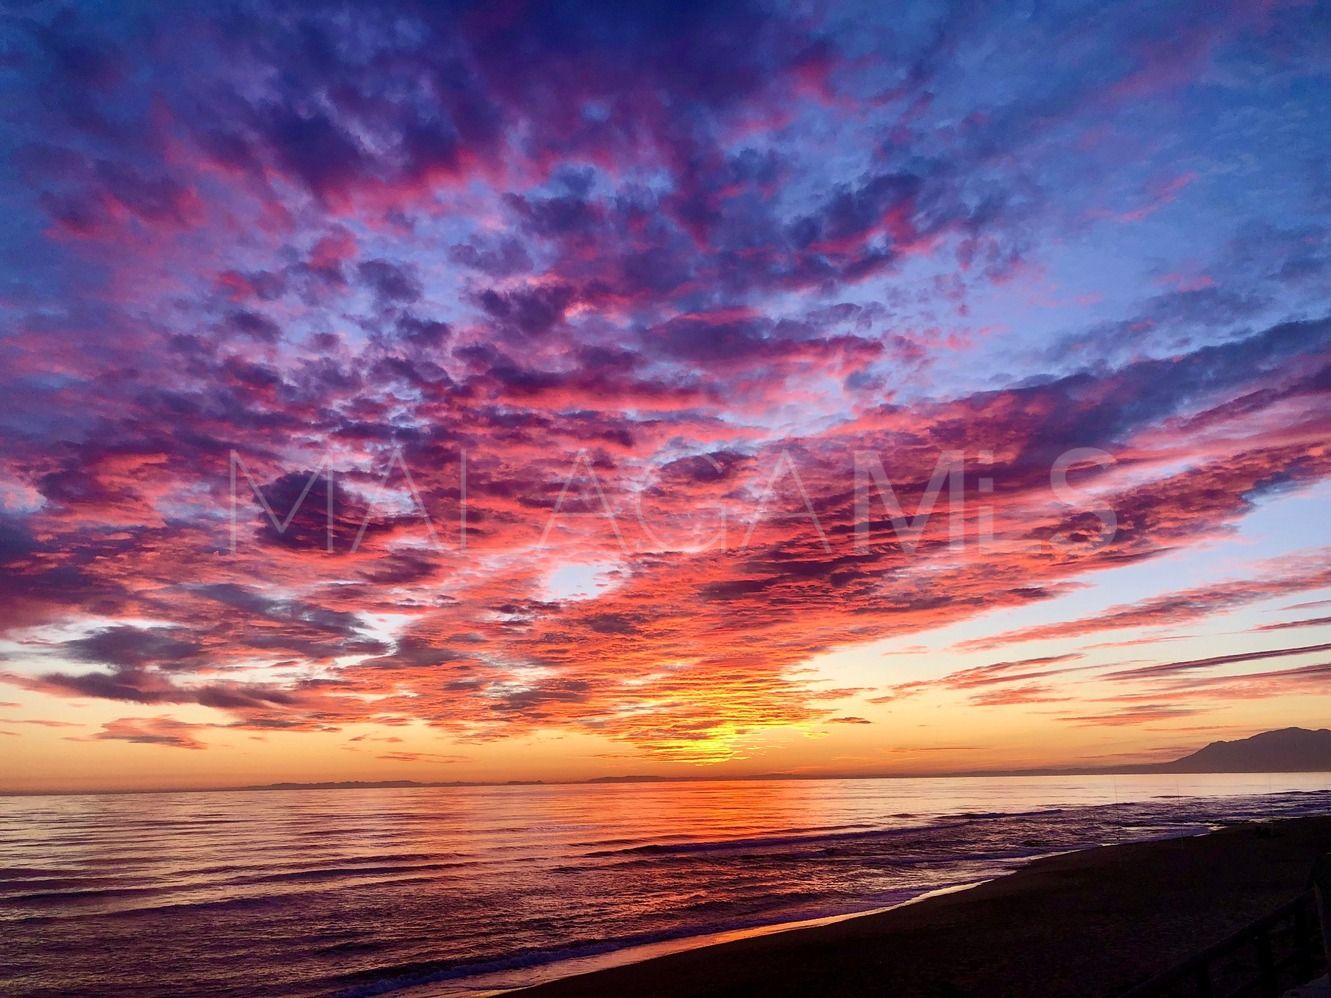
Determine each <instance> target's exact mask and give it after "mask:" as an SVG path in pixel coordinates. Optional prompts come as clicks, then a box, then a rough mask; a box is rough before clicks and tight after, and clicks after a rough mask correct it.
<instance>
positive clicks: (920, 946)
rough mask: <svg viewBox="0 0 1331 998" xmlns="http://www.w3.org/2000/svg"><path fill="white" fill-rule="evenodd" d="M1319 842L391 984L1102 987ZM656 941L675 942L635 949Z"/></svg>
mask: <svg viewBox="0 0 1331 998" xmlns="http://www.w3.org/2000/svg"><path fill="white" fill-rule="evenodd" d="M1328 851H1331V815H1325V816H1310V817H1300V818H1288V819H1280V820H1277V821H1271V822H1249V823H1241V824H1236V825H1232V826H1228V827H1223V828H1219V829H1216V830H1213V831H1211V832H1208V833H1205V834H1200V835H1191V836H1174V837H1168V838H1155V839H1150V840H1144V841H1137V842H1129V843H1123V844H1117V845H1101V846H1093V847H1090V848H1087V849H1081V850H1075V851H1072V852H1062V853H1056V854H1052V855H1047V856H1041V857H1038V858H1035V859H1033V860H1031V861H1030V862H1029V863H1027V864H1025V865H1023V866H1022V867H1021V868H1020V869H1018V870H1016V871H1014V872H1011V873H1008V874H1006V875H1003V876H999V877H995V878H993V879H989V880H984V881H979V882H975V883H970V884H964V885H956V886H953V887H951V888H946V889H943V890H941V891H931V892H928V893H926V894H922V895H919V896H917V897H915V898H911V899H908V900H906V901H903V902H902V903H900V904H896V905H891V906H888V907H887V908H882V909H874V910H870V911H864V912H857V913H850V914H846V915H840V916H831V917H829V918H826V919H815V920H813V921H812V923H806V922H794V923H776V924H774V925H771V926H767V927H762V928H759V929H741V930H735V933H736V934H737V935H736V934H730V933H723V934H720V935H729V936H733V937H732V938H726V939H719V938H712V937H710V936H701V937H687V938H683V939H679V940H674V941H667V942H666V943H662V944H649V945H648V946H644V947H632V948H628V949H625V950H618V951H613V952H610V953H605V954H597V955H594V956H591V957H585V958H581V959H579V958H573V959H571V960H568V961H559V962H557V963H552V964H549V965H547V967H546V968H542V969H544V970H546V971H548V972H554V971H556V968H557V969H558V971H560V972H561V973H558V974H557V975H556V974H554V973H551V978H552V979H547V980H541V981H532V982H531V983H529V984H527V985H523V986H520V987H517V988H516V989H515V988H513V987H511V986H510V987H504V986H502V985H500V986H499V987H493V988H489V989H486V988H484V987H483V978H472V979H471V980H470V981H466V980H458V981H456V982H447V983H446V982H438V983H436V984H435V985H433V986H415V987H411V988H409V989H405V990H404V991H403V992H402V993H403V994H410V995H417V996H419V998H453V996H460V995H470V996H472V998H488V996H494V995H501V994H502V995H515V996H516V995H520V996H523V998H601V996H607V998H609V996H618V995H624V994H632V995H635V998H653V996H659V998H688V996H697V998H703V996H715V995H727V996H730V995H734V996H748V995H752V996H755V998H757V996H764V998H766V996H773V995H790V996H792V998H794V996H797V995H807V994H820V995H829V996H845V998H859V996H866V998H867V996H869V995H880V994H885V993H886V994H895V995H903V996H905V995H938V996H953V998H955V996H966V995H971V994H975V995H980V994H984V995H1004V994H1010V995H1014V996H1015V995H1025V994H1041V995H1047V996H1056V995H1067V996H1069V998H1071V996H1074V995H1075V996H1086V995H1106V996H1109V995H1114V994H1117V993H1119V992H1121V991H1123V990H1126V989H1127V988H1129V987H1131V986H1132V985H1134V984H1136V983H1140V981H1142V980H1145V979H1147V978H1148V977H1150V976H1152V975H1154V974H1156V973H1159V972H1161V971H1164V970H1167V969H1168V968H1170V967H1172V966H1173V965H1175V964H1177V963H1179V962H1181V961H1182V960H1184V959H1187V958H1188V957H1190V956H1191V955H1193V953H1195V952H1196V951H1198V950H1200V949H1202V948H1204V947H1205V946H1206V945H1208V944H1210V943H1213V942H1215V941H1217V940H1219V939H1223V938H1225V937H1226V936H1228V935H1229V934H1231V933H1232V932H1234V931H1236V930H1237V929H1239V928H1242V927H1243V926H1244V925H1246V924H1248V923H1249V922H1251V921H1253V920H1255V919H1257V918H1259V917H1261V916H1262V915H1264V914H1266V913H1267V912H1268V911H1270V910H1272V909H1274V908H1276V907H1278V906H1279V905H1280V904H1282V903H1284V902H1285V901H1288V900H1290V899H1291V898H1293V897H1295V896H1296V895H1297V894H1299V893H1300V892H1301V891H1302V890H1303V889H1305V888H1306V886H1307V882H1308V878H1309V875H1310V871H1311V869H1312V864H1313V861H1314V860H1315V859H1316V857H1317V856H1319V855H1321V854H1322V853H1324V852H1328ZM700 940H708V941H702V942H700ZM656 946H673V947H675V948H672V949H671V950H670V951H669V952H666V953H661V952H656V953H646V952H644V951H645V950H651V949H653V948H655V947H656ZM596 962H600V963H602V965H601V966H591V964H593V963H596ZM577 963H585V964H586V966H585V967H584V968H583V969H580V970H577V971H575V972H574V973H571V974H570V973H568V971H570V970H572V969H573V965H574V964H577ZM532 970H536V968H532ZM486 976H487V977H488V976H489V975H486ZM1090 981H1094V982H1097V983H1096V984H1095V985H1088V983H1087V982H1090ZM468 985H470V987H469V986H468ZM1088 987H1089V988H1090V989H1089V990H1088ZM427 988H428V990H427ZM445 988H447V990H445Z"/></svg>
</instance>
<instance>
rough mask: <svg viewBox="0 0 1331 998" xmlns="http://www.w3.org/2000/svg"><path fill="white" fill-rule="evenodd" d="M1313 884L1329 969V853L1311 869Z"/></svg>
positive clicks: (1330, 855)
mask: <svg viewBox="0 0 1331 998" xmlns="http://www.w3.org/2000/svg"><path fill="white" fill-rule="evenodd" d="M1313 884H1314V886H1316V888H1317V917H1318V919H1319V920H1320V921H1321V923H1322V947H1323V948H1324V949H1325V950H1326V964H1327V966H1328V967H1331V852H1329V853H1327V854H1326V855H1325V856H1323V857H1322V858H1321V859H1319V860H1318V861H1317V864H1316V865H1315V866H1314V867H1313Z"/></svg>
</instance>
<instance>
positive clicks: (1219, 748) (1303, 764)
mask: <svg viewBox="0 0 1331 998" xmlns="http://www.w3.org/2000/svg"><path fill="white" fill-rule="evenodd" d="M1151 769H1152V770H1153V771H1155V772H1159V773H1326V772H1331V731H1328V730H1327V729H1326V728H1320V729H1318V730H1317V731H1309V730H1308V729H1307V728H1281V729H1280V730H1279V731H1263V732H1262V733H1261V734H1259V735H1253V736H1252V737H1251V738H1240V739H1239V740H1238V741H1234V742H1212V743H1211V744H1210V745H1208V746H1206V748H1204V749H1199V750H1198V751H1196V752H1194V753H1192V755H1187V756H1184V757H1183V758H1182V759H1176V760H1175V761H1174V762H1166V763H1162V764H1160V765H1158V766H1154V767H1151Z"/></svg>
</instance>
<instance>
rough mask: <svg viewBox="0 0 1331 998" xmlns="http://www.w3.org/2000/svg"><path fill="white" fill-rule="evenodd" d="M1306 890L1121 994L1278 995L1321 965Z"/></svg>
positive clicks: (1311, 898)
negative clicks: (1227, 936) (1199, 951)
mask: <svg viewBox="0 0 1331 998" xmlns="http://www.w3.org/2000/svg"><path fill="white" fill-rule="evenodd" d="M1317 909H1318V905H1317V896H1316V892H1315V891H1312V890H1309V891H1307V892H1305V893H1303V894H1300V895H1299V896H1298V897H1296V898H1295V899H1294V900H1293V901H1290V902H1289V903H1288V904H1286V905H1283V906H1282V907H1280V908H1278V909H1277V910H1275V911H1273V912H1271V914H1269V915H1267V916H1266V917H1265V918H1259V919H1258V920H1257V921H1255V922H1253V923H1252V924H1251V925H1249V926H1247V927H1246V928H1244V929H1241V930H1239V931H1238V932H1236V933H1234V934H1233V935H1232V936H1230V937H1229V938H1228V939H1225V940H1223V941H1221V942H1218V943H1216V944H1215V945H1214V946H1212V947H1210V948H1209V949H1206V950H1204V951H1203V952H1201V953H1198V954H1197V955H1196V956H1194V957H1192V958H1191V959H1190V960H1187V961H1186V962H1184V963H1181V964H1179V965H1178V966H1177V967H1174V968H1173V969H1172V970H1168V971H1166V972H1165V973H1163V974H1160V975H1159V976H1158V977H1153V978H1151V980H1149V981H1146V982H1145V983H1144V984H1139V985H1137V986H1136V987H1135V988H1133V989H1131V990H1130V991H1127V992H1125V993H1124V994H1123V996H1122V998H1185V996H1186V998H1241V996H1247V995H1252V996H1255V998H1280V996H1281V995H1282V994H1284V993H1285V991H1287V990H1288V989H1289V988H1291V987H1293V986H1294V985H1296V984H1302V983H1304V982H1306V981H1309V980H1311V979H1312V978H1314V977H1316V976H1317V974H1318V973H1320V972H1321V971H1322V969H1323V968H1324V967H1325V959H1324V956H1323V951H1322V936H1321V933H1320V931H1319V928H1318V915H1317Z"/></svg>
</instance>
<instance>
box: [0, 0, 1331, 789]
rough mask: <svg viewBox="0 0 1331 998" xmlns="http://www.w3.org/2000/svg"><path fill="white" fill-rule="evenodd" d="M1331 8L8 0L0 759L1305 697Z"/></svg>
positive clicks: (911, 762)
mask: <svg viewBox="0 0 1331 998" xmlns="http://www.w3.org/2000/svg"><path fill="white" fill-rule="evenodd" d="M1328 83H1331V5H1328V4H1327V3H1284V2H1280V0H1273V2H1240V3H1232V4H1227V3H1212V2H1206V3H1202V2H1197V3H1187V2H1181V3H1167V4H1159V3H1122V4H1112V5H1102V4H1094V3H1052V2H1045V0H1019V2H1017V3H1014V4H1010V5H992V4H983V3H959V4H954V5H939V4H926V3H918V2H907V3H901V4H881V3H837V2H833V3H823V2H817V3H796V4H764V3H706V4H698V5H695V4H689V3H679V2H660V3H653V2H646V3H640V4H631V5H608V4H607V5H599V4H573V3H564V4H558V3H525V2H518V0H513V2H510V0H504V2H499V3H487V4H468V3H410V2H406V3H383V4H375V5H353V4H340V3H319V2H313V3H308V4H300V5H287V4H274V3H271V2H260V0H255V2H235V3H218V2H202V3H198V4H158V3H134V2H125V3H115V4H111V3H105V4H99V3H79V4H64V3H41V2H38V3H27V4H25V3H17V4H11V5H9V6H8V7H7V10H6V13H5V14H4V15H3V20H2V21H0V88H2V89H0V95H2V97H3V106H4V108H5V112H4V114H3V116H2V119H3V120H2V122H0V145H2V146H3V152H4V155H3V156H2V157H0V209H2V210H0V760H3V765H2V766H0V789H11V790H60V789H98V788H102V789H105V788H120V787H126V788H152V787H183V786H230V785H243V784H248V783H266V782H271V781H275V780H345V779H416V780H507V779H550V780H556V779H581V778H588V777H595V776H602V775H613V774H630V773H632V774H661V775H705V776H726V775H736V776H738V775H749V774H760V773H798V774H801V775H814V774H889V773H931V772H945V771H958V770H985V769H1003V768H1014V767H1024V766H1050V765H1072V766H1106V765H1114V764H1119V763H1128V762H1139V761H1151V760H1159V759H1166V758H1171V757H1174V756H1177V755H1180V754H1182V753H1184V752H1186V751H1190V750H1192V749H1194V748H1196V747H1198V746H1200V745H1202V744H1205V743H1206V742H1209V741H1212V740H1215V739H1217V738H1235V737H1243V736H1246V735H1249V734H1252V733H1254V732H1256V731H1261V730H1265V729H1269V728H1277V727H1285V726H1291V725H1299V726H1305V727H1320V726H1323V725H1324V724H1325V719H1326V718H1327V717H1328V716H1331V559H1329V558H1328V555H1329V554H1331V517H1328V509H1329V508H1331V507H1329V506H1328V504H1329V503H1331V481H1328V479H1331V446H1329V444H1328V441H1329V440H1331V404H1329V403H1331V394H1329V393H1331V300H1329V298H1331V296H1328V293H1327V292H1328V288H1329V287H1331V229H1328V222H1331V169H1328V152H1331V133H1328V131H1327V129H1326V127H1325V120H1324V119H1325V109H1326V99H1327V95H1328V93H1329V92H1331V90H1329V88H1328Z"/></svg>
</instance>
